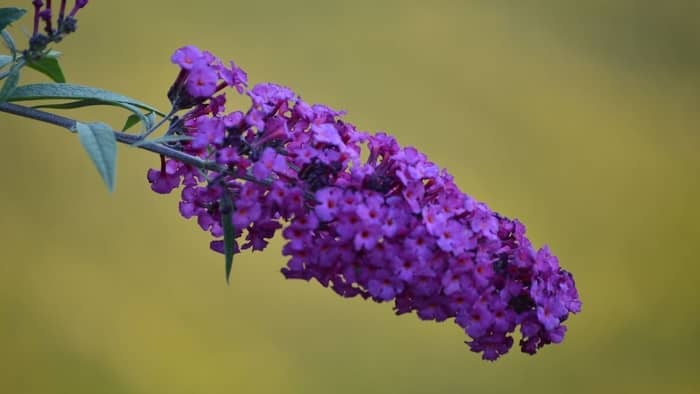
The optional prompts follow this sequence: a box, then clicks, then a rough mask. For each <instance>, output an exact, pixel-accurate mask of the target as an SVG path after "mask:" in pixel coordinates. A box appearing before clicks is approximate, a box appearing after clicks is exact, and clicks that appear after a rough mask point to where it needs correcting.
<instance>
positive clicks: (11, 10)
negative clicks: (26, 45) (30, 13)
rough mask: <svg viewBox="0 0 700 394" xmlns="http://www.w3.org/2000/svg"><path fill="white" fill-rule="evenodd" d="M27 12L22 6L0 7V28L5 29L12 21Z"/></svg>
mask: <svg viewBox="0 0 700 394" xmlns="http://www.w3.org/2000/svg"><path fill="white" fill-rule="evenodd" d="M26 12H27V10H23V9H21V8H15V7H7V8H0V30H5V28H6V27H7V26H9V25H10V24H11V23H12V22H14V21H16V20H18V19H19V18H21V17H22V15H24V14H25V13H26Z"/></svg>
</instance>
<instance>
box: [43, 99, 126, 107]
mask: <svg viewBox="0 0 700 394" xmlns="http://www.w3.org/2000/svg"><path fill="white" fill-rule="evenodd" d="M94 105H114V104H113V103H108V102H106V101H101V100H95V99H85V100H76V101H69V102H67V103H53V104H40V105H33V106H32V108H36V109H41V108H49V109H75V108H83V107H91V106H94Z"/></svg>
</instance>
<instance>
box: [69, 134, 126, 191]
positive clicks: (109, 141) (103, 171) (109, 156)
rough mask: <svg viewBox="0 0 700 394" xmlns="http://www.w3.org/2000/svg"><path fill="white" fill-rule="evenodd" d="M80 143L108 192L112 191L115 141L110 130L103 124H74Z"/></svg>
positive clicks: (114, 167) (115, 152)
mask: <svg viewBox="0 0 700 394" xmlns="http://www.w3.org/2000/svg"><path fill="white" fill-rule="evenodd" d="M75 130H76V131H77V132H78V137H79V138H80V143H81V144H82V145H83V148H85V151H86V152H87V154H88V156H90V159H91V160H92V162H93V164H95V167H96V168H97V171H98V172H99V173H100V176H102V179H103V180H104V182H105V184H106V185H107V188H108V189H109V191H110V192H111V191H114V180H115V175H116V166H115V164H116V160H117V140H116V138H115V137H114V132H113V131H112V128H111V127H109V126H108V125H106V124H104V123H100V122H97V123H81V122H77V123H76V124H75Z"/></svg>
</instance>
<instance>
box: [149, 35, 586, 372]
mask: <svg viewBox="0 0 700 394" xmlns="http://www.w3.org/2000/svg"><path fill="white" fill-rule="evenodd" d="M173 62H174V63H176V64H178V65H179V66H180V67H181V72H180V76H178V78H177V80H176V83H175V85H174V86H173V88H171V95H170V96H171V100H172V101H173V102H174V103H176V106H178V105H179V107H180V108H188V107H189V108H191V109H190V110H189V111H188V112H187V113H186V114H185V115H183V116H182V117H181V118H179V119H177V120H176V121H174V122H173V124H172V126H171V129H170V131H169V133H171V134H179V135H183V136H187V137H189V140H187V141H184V142H182V141H181V142H177V143H173V145H172V146H173V147H176V148H178V149H181V150H182V151H184V152H186V153H188V154H190V155H194V156H198V157H200V158H202V159H206V160H210V161H213V162H215V163H216V165H217V166H218V167H217V168H218V170H203V169H199V168H194V167H192V166H189V165H186V164H183V163H180V162H178V161H175V160H162V162H161V168H160V169H159V170H158V169H151V170H149V172H148V180H149V182H150V183H151V188H152V189H153V190H154V191H156V192H159V193H169V192H171V191H172V190H173V189H175V188H177V187H179V186H180V185H182V186H184V188H183V190H182V201H181V202H180V213H181V215H182V216H184V217H185V218H194V217H196V218H197V221H198V223H199V225H200V227H201V228H202V229H203V230H205V231H209V232H210V233H211V235H212V236H213V237H215V238H221V237H222V234H223V229H222V225H221V223H222V215H224V218H225V219H228V218H229V217H230V219H231V221H232V223H233V226H234V229H235V237H236V239H237V240H241V242H242V245H239V244H238V243H236V245H235V251H236V252H239V251H240V250H241V249H252V250H263V249H264V248H265V247H266V245H267V243H268V240H269V239H270V238H271V237H272V236H274V234H275V233H276V231H277V230H278V229H282V228H284V229H283V231H282V235H283V237H284V239H285V240H286V244H285V245H284V247H283V254H284V255H285V256H289V260H288V262H287V265H286V267H284V268H283V269H282V273H283V274H284V276H285V277H286V278H290V279H303V280H307V281H308V280H311V279H315V280H317V281H318V282H319V283H321V284H322V285H323V286H326V287H330V288H331V289H332V290H333V291H335V292H336V293H337V294H339V295H341V296H343V297H354V296H361V297H363V298H369V299H372V300H374V301H376V302H385V301H393V302H394V310H395V312H396V313H397V314H404V313H409V312H413V311H415V312H416V314H417V315H418V317H419V318H420V319H422V320H436V321H444V320H447V319H452V318H454V321H455V323H456V324H457V325H459V326H460V327H461V328H462V329H463V330H464V331H465V332H466V334H468V335H469V336H470V337H471V341H467V342H466V343H467V344H468V345H469V347H470V348H471V350H473V351H475V352H479V353H482V357H483V358H484V359H487V360H495V359H496V358H498V357H499V356H500V355H502V354H505V353H506V352H508V350H509V349H510V348H511V347H512V345H513V338H512V334H513V332H514V331H515V330H516V329H517V328H518V327H519V328H520V333H521V338H522V339H521V340H520V347H521V349H522V351H523V352H526V353H529V354H534V353H535V352H536V351H537V349H539V348H541V347H542V346H544V345H546V344H550V343H559V342H560V341H561V340H562V339H563V337H564V333H565V331H566V327H565V326H564V325H562V323H563V322H564V321H565V320H566V319H567V318H568V316H569V314H570V313H576V312H579V311H580V308H581V303H580V301H579V298H578V294H577V291H576V287H575V284H574V280H573V278H572V276H571V275H570V274H569V273H568V272H566V271H565V270H563V269H562V268H560V267H559V263H558V260H557V258H556V257H555V256H553V255H552V254H551V253H550V252H549V249H548V248H546V247H545V248H542V249H539V250H536V249H534V248H533V246H532V245H531V243H530V241H529V240H528V239H527V238H526V237H525V227H524V226H523V225H522V224H521V223H520V222H518V221H517V220H511V219H508V218H506V217H503V216H501V215H499V214H498V213H495V212H493V211H492V210H491V209H489V207H488V206H486V204H484V203H481V202H477V201H475V200H473V199H472V198H471V197H469V196H468V195H466V194H465V193H463V192H461V191H460V190H459V188H458V187H457V186H456V185H455V183H454V180H453V178H452V176H451V175H450V174H448V173H447V172H446V171H445V170H442V169H440V168H439V167H438V166H436V165H435V164H434V163H432V162H430V161H428V160H427V158H426V157H425V155H424V154H422V153H421V152H419V151H418V150H416V149H415V148H412V147H401V146H400V145H399V144H398V143H397V141H396V140H395V139H394V138H393V137H391V136H390V135H388V134H385V133H377V134H369V133H365V132H361V131H358V130H357V129H356V128H355V127H354V126H353V125H352V124H350V123H348V122H345V121H344V120H343V119H342V116H343V115H344V113H343V112H339V111H335V110H333V109H331V108H329V107H326V106H323V105H309V104H307V103H305V102H304V101H303V100H302V99H301V98H300V97H299V96H297V95H296V94H295V93H294V92H292V91H291V90H290V89H288V88H286V87H283V86H279V85H275V84H260V85H256V86H254V87H253V88H252V89H249V90H248V89H247V88H246V82H247V81H246V77H245V73H244V72H243V71H241V70H240V69H238V68H237V67H236V66H235V65H234V64H233V63H231V66H230V68H226V67H224V66H223V65H222V63H221V61H219V60H218V59H216V58H215V57H214V56H213V55H211V54H209V53H207V52H200V51H199V50H197V49H196V48H193V47H185V48H181V49H179V50H178V51H176V52H175V54H174V55H173ZM222 85H223V86H233V87H235V88H236V90H237V91H238V93H240V94H246V95H247V96H248V97H249V98H250V100H251V106H250V108H248V109H247V110H246V111H245V112H243V111H233V112H228V113H227V112H225V109H224V104H225V101H226V100H225V95H224V94H223V93H221V94H219V95H215V94H216V92H218V91H219V89H220V88H221V87H222ZM172 92H180V94H173V93H172ZM182 92H186V93H187V94H183V93H182ZM176 97H180V98H176ZM182 97H186V99H185V100H183V99H181V98H182ZM363 149H364V150H367V151H368V152H367V158H366V159H363V158H362V157H363V155H362V152H363ZM224 198H230V199H231V201H233V205H234V206H233V209H230V212H229V209H227V208H226V207H225V205H226V204H223V203H222V201H223V199H224ZM244 236H245V238H243V237H244ZM223 246H224V245H223V241H221V240H214V241H212V243H211V247H212V249H214V250H216V251H219V252H223V249H224V248H223Z"/></svg>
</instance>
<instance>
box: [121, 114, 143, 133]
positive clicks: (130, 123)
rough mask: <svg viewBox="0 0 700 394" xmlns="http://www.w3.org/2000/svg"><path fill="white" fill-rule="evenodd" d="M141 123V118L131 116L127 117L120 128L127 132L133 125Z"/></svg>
mask: <svg viewBox="0 0 700 394" xmlns="http://www.w3.org/2000/svg"><path fill="white" fill-rule="evenodd" d="M140 121H141V118H139V117H138V116H137V115H134V114H131V115H129V117H128V118H126V122H125V123H124V127H122V131H127V130H129V129H130V128H132V127H134V125H135V124H137V123H138V122H140Z"/></svg>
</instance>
